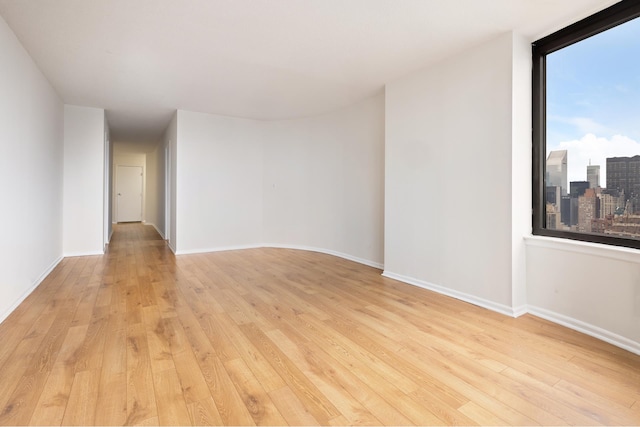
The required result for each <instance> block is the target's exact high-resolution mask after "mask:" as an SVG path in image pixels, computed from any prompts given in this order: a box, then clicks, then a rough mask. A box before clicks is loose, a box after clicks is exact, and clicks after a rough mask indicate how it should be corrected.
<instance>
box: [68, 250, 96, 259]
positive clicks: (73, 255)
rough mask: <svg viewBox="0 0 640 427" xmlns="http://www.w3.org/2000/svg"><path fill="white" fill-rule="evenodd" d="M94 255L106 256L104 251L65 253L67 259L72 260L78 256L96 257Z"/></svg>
mask: <svg viewBox="0 0 640 427" xmlns="http://www.w3.org/2000/svg"><path fill="white" fill-rule="evenodd" d="M94 255H104V250H102V251H90V252H70V253H65V254H64V257H65V258H72V257H77V256H94Z"/></svg>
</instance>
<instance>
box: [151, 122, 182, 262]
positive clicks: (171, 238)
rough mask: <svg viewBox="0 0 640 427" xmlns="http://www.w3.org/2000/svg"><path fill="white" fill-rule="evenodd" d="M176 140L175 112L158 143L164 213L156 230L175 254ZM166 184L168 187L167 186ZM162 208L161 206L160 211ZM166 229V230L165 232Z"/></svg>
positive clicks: (176, 123)
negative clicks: (162, 179)
mask: <svg viewBox="0 0 640 427" xmlns="http://www.w3.org/2000/svg"><path fill="white" fill-rule="evenodd" d="M177 138H178V113H177V112H176V113H175V114H174V115H173V117H172V118H171V121H170V122H169V125H168V126H167V128H166V129H165V131H164V133H163V134H162V141H161V142H160V146H159V147H158V149H159V150H163V151H164V154H163V163H164V164H163V165H162V168H163V169H164V172H163V176H164V177H165V182H164V183H163V184H162V185H164V195H163V197H164V201H163V203H164V208H165V210H164V213H163V225H162V226H160V224H156V225H158V228H160V230H161V231H162V234H163V235H164V236H165V239H166V240H167V244H168V245H169V248H171V250H172V251H173V252H174V253H175V252H176V212H177V209H176V190H177V175H176V170H177V157H178V156H177V148H178V144H177ZM167 155H168V157H169V159H168V163H169V171H167V163H166V161H167V160H166V157H167ZM167 173H169V177H168V179H167V178H166V174H167ZM167 182H168V184H169V185H168V186H167ZM167 204H168V205H169V209H168V210H167V209H166V205H167ZM162 208H163V207H162V206H161V207H160V209H162ZM167 216H168V218H167ZM167 228H168V230H167Z"/></svg>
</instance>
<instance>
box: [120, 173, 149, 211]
mask: <svg viewBox="0 0 640 427" xmlns="http://www.w3.org/2000/svg"><path fill="white" fill-rule="evenodd" d="M143 181H144V180H143V173H142V166H123V165H118V167H117V169H116V222H141V221H142V192H143Z"/></svg>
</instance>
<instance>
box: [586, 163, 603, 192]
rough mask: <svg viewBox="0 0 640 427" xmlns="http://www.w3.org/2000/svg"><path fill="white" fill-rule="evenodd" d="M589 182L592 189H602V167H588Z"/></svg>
mask: <svg viewBox="0 0 640 427" xmlns="http://www.w3.org/2000/svg"><path fill="white" fill-rule="evenodd" d="M587 181H589V184H590V185H589V186H590V187H591V188H598V187H600V165H591V164H590V165H589V166H587Z"/></svg>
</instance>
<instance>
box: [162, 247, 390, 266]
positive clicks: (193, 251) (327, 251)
mask: <svg viewBox="0 0 640 427" xmlns="http://www.w3.org/2000/svg"><path fill="white" fill-rule="evenodd" d="M169 247H171V245H169ZM258 248H278V249H295V250H299V251H309V252H320V253H323V254H327V255H333V256H337V257H339V258H344V259H346V260H349V261H353V262H357V263H359V264H364V265H367V266H369V267H373V268H377V269H379V270H382V269H383V265H382V264H381V263H378V262H374V261H369V260H366V259H363V258H358V257H355V256H352V255H348V254H345V253H342V252H336V251H332V250H330V249H322V248H314V247H311V246H298V245H286V244H280V243H262V244H252V245H235V246H220V247H217V248H204V249H188V250H184V251H178V252H175V251H174V253H175V254H176V255H189V254H201V253H207V252H222V251H237V250H242V249H258ZM172 250H173V248H172Z"/></svg>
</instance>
